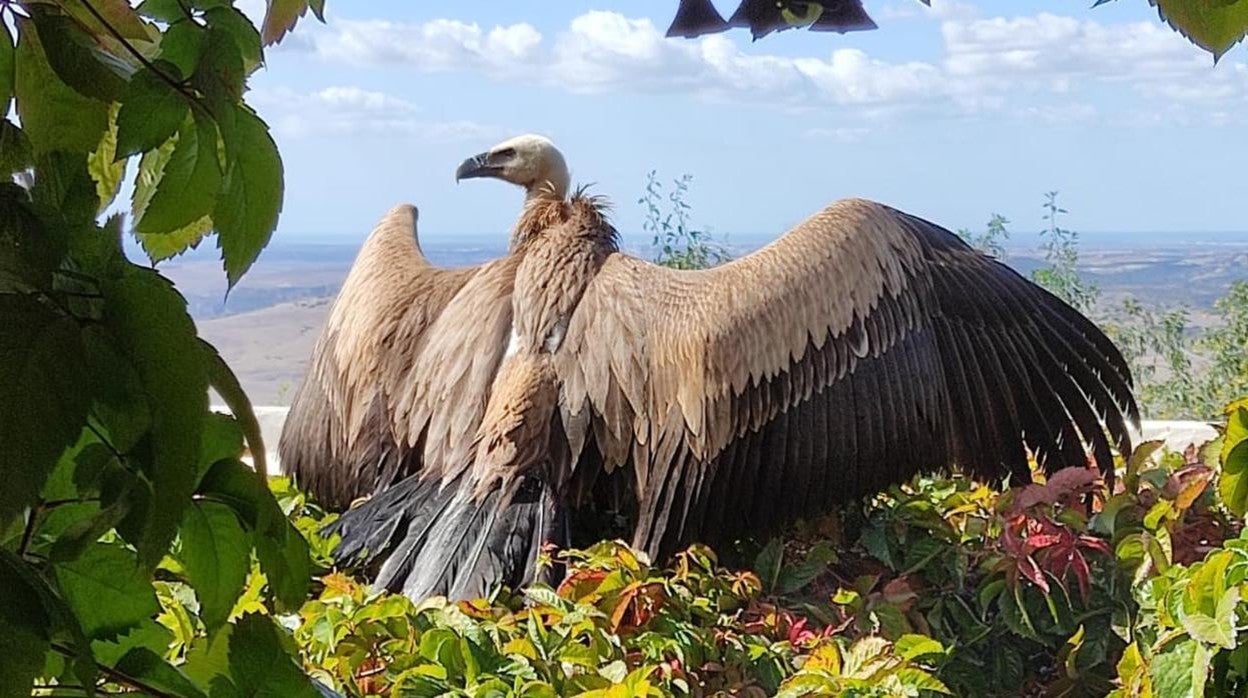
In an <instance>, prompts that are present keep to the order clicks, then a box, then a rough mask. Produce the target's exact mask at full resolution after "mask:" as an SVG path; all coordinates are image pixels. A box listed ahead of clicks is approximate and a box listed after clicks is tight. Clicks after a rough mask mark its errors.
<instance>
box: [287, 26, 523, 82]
mask: <svg viewBox="0 0 1248 698" xmlns="http://www.w3.org/2000/svg"><path fill="white" fill-rule="evenodd" d="M541 39H542V37H541V34H540V33H538V31H537V30H536V29H534V28H533V27H532V26H531V25H528V24H513V25H510V26H507V27H495V28H493V29H491V30H489V31H488V32H487V31H484V30H482V29H481V26H480V25H478V24H476V23H471V24H470V23H466V22H460V21H458V20H453V19H434V20H431V21H429V22H425V23H415V24H414V23H406V22H390V21H385V20H363V21H360V20H339V21H337V22H336V23H335V24H334V27H333V29H330V30H321V31H315V32H314V35H313V36H312V37H311V41H312V43H313V48H314V50H315V51H316V53H317V54H319V55H321V56H324V57H325V58H328V59H331V60H338V61H344V62H347V63H352V64H357V65H358V64H370V63H397V64H403V65H407V66H410V67H411V68H413V69H416V70H419V71H422V72H446V71H460V70H469V71H481V72H486V73H492V74H508V73H511V72H513V71H515V70H517V69H519V68H520V67H522V66H523V65H524V64H526V63H528V62H529V61H530V60H531V58H532V56H533V52H534V51H535V49H536V48H537V46H538V44H539V43H540V42H541Z"/></svg>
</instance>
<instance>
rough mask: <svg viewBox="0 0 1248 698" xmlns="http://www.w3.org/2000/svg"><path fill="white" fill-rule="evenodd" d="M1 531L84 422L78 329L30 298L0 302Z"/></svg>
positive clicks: (30, 499)
mask: <svg viewBox="0 0 1248 698" xmlns="http://www.w3.org/2000/svg"><path fill="white" fill-rule="evenodd" d="M0 327H3V328H4V331H3V332H0V405H2V406H4V407H5V409H0V463H3V468H2V469H3V471H4V473H5V483H4V486H3V487H0V525H3V524H7V523H8V521H9V520H10V519H11V518H12V517H14V516H16V515H17V514H18V513H20V512H21V511H22V509H23V508H25V507H26V506H28V505H30V504H32V503H33V502H34V501H35V498H36V497H37V496H38V494H39V490H40V489H42V487H43V483H44V482H45V481H46V480H47V478H48V475H49V474H50V473H51V472H52V468H53V467H54V466H55V465H56V462H57V460H58V459H59V458H60V455H61V453H62V452H63V451H64V450H65V449H66V448H67V447H69V446H70V445H72V444H73V443H74V442H75V441H76V440H77V438H78V435H79V434H80V433H81V432H82V427H83V423H84V422H85V421H86V417H87V408H88V407H89V405H90V394H89V391H88V390H86V389H85V386H86V385H87V375H86V372H85V371H84V370H83V365H84V363H85V361H84V353H85V350H84V349H83V346H82V337H81V335H80V334H79V331H78V325H77V323H75V322H74V321H73V320H71V319H70V318H68V317H65V316H62V315H59V314H58V313H56V312H54V311H52V310H50V309H49V308H48V307H47V306H46V305H44V304H43V303H41V302H39V301H38V300H36V299H35V298H34V297H32V296H25V295H9V294H6V295H0Z"/></svg>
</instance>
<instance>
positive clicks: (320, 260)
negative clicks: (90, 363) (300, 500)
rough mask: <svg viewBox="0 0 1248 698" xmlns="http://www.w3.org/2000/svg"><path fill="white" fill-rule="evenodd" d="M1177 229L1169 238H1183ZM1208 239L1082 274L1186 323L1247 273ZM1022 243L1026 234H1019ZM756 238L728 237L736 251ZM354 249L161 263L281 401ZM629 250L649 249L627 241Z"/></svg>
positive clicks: (1101, 252) (238, 366) (1226, 248)
mask: <svg viewBox="0 0 1248 698" xmlns="http://www.w3.org/2000/svg"><path fill="white" fill-rule="evenodd" d="M1182 237H1183V236H1175V239H1182ZM1207 237H1208V238H1223V239H1222V240H1218V241H1216V242H1213V241H1210V242H1202V243H1190V242H1189V243H1184V244H1182V245H1179V244H1174V243H1169V242H1167V241H1166V236H1164V235H1151V236H1149V237H1148V239H1146V240H1142V241H1141V240H1139V239H1135V238H1132V236H1129V235H1125V234H1101V235H1089V236H1087V237H1086V238H1085V240H1084V243H1083V247H1082V250H1081V262H1080V270H1081V272H1082V273H1083V274H1084V275H1085V276H1086V277H1087V278H1088V279H1089V280H1090V281H1092V282H1093V283H1095V284H1097V286H1098V287H1099V288H1100V289H1101V292H1102V300H1103V303H1104V304H1105V305H1106V306H1108V307H1115V306H1117V305H1118V304H1119V303H1120V302H1121V301H1122V299H1124V298H1126V297H1128V296H1134V297H1135V298H1137V299H1139V300H1140V301H1141V302H1143V303H1144V304H1146V305H1162V306H1174V305H1185V306H1187V307H1188V308H1189V309H1190V311H1191V322H1192V324H1193V325H1194V326H1201V325H1203V324H1206V323H1208V322H1209V315H1208V313H1207V312H1206V311H1207V310H1208V309H1209V308H1210V307H1211V305H1212V303H1213V302H1214V301H1215V300H1216V299H1217V298H1218V297H1220V296H1221V295H1222V294H1223V293H1225V291H1226V288H1227V286H1228V285H1229V284H1230V283H1231V282H1232V281H1235V280H1236V279H1242V278H1245V277H1248V236H1245V235H1239V234H1223V235H1218V236H1213V235H1210V236H1207ZM1028 242H1030V240H1029V241H1028ZM758 244H762V241H760V242H759V243H757V244H734V245H732V246H731V248H732V252H733V254H735V255H741V254H745V253H747V252H748V251H749V250H750V249H753V248H755V247H757V246H758ZM426 249H427V251H428V254H429V255H430V256H431V257H432V258H434V259H435V260H436V261H438V262H439V263H442V264H446V265H449V266H460V265H467V264H476V263H478V262H481V261H483V260H485V259H490V258H493V257H496V256H498V255H500V254H502V253H503V250H502V249H501V248H488V247H482V246H475V247H467V246H464V247H460V246H455V245H453V244H449V243H443V244H441V245H438V244H436V243H432V244H426ZM355 251H356V248H355V246H353V245H347V244H287V245H283V244H281V243H277V244H275V245H274V246H273V247H271V248H270V249H269V250H267V251H266V252H265V254H264V256H263V257H262V258H261V260H260V262H259V263H258V264H257V265H256V267H255V268H254V269H253V270H252V271H251V272H250V273H249V274H248V275H247V276H246V277H245V278H244V280H243V281H242V283H241V284H240V285H239V286H238V288H236V289H234V290H233V291H232V292H231V293H230V294H229V296H228V298H227V297H226V295H225V287H224V281H223V276H222V274H221V272H220V267H219V263H218V262H217V261H216V259H215V257H214V255H213V252H214V251H213V250H211V249H201V250H198V251H195V252H192V253H190V254H189V255H187V256H185V257H183V258H180V259H176V260H171V261H170V262H168V263H166V264H165V265H162V269H163V270H164V272H165V273H166V274H167V275H169V276H170V277H171V278H173V279H174V280H175V281H176V282H177V284H178V287H179V288H180V289H181V290H182V292H183V293H184V294H185V295H186V298H187V301H188V303H189V304H190V307H191V312H192V314H193V315H194V316H195V318H196V321H197V322H198V323H199V326H200V331H201V332H202V333H203V335H204V336H205V337H206V338H207V339H208V340H209V341H211V342H212V343H213V344H215V345H216V346H217V347H218V348H219V349H220V350H221V352H222V354H224V356H225V358H226V359H227V360H228V361H229V362H230V365H231V366H233V367H234V369H235V371H237V372H238V373H239V376H240V378H241V380H242V381H243V385H244V387H246V389H247V391H248V393H249V394H250V395H251V398H252V400H253V401H254V402H255V403H256V404H263V405H279V404H288V403H289V402H290V400H291V398H292V397H293V396H294V391H295V389H296V388H297V387H298V385H299V381H300V379H301V378H302V376H303V372H304V370H305V367H306V363H307V360H308V357H309V356H310V354H311V352H312V347H313V345H314V344H315V342H316V337H317V334H318V333H319V331H320V327H321V324H322V322H323V321H324V319H325V315H326V313H327V312H328V311H329V306H330V304H331V303H332V301H333V297H334V294H335V293H337V290H338V288H339V286H340V285H341V283H342V280H343V278H344V277H345V276H346V274H347V271H348V269H349V268H350V265H351V261H352V259H353V258H354V256H355ZM630 251H631V252H632V253H633V254H638V255H643V256H646V255H648V254H649V250H647V249H645V248H644V247H642V248H637V247H634V248H632V249H630ZM1006 261H1007V262H1008V263H1009V264H1011V265H1012V266H1014V267H1015V268H1016V269H1018V270H1019V271H1020V272H1022V273H1024V274H1029V273H1030V272H1031V271H1032V270H1033V269H1035V268H1036V267H1038V266H1040V265H1041V264H1043V256H1042V254H1041V252H1040V251H1039V249H1038V248H1036V247H1034V246H1022V245H1019V246H1016V247H1012V248H1009V249H1008V253H1007V257H1006Z"/></svg>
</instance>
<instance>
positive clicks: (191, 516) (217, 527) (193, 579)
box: [179, 502, 251, 633]
mask: <svg viewBox="0 0 1248 698" xmlns="http://www.w3.org/2000/svg"><path fill="white" fill-rule="evenodd" d="M179 532H180V535H181V537H182V556H181V557H182V563H183V566H184V567H185V569H186V577H187V581H188V582H190V584H191V587H192V588H193V589H195V595H196V597H198V598H199V604H200V618H201V619H202V620H203V621H204V626H205V627H207V629H208V632H209V633H211V632H212V631H213V630H215V629H216V628H218V627H220V626H221V625H222V624H224V623H225V621H226V619H227V618H229V615H230V610H231V609H232V608H234V600H235V599H237V598H238V595H239V593H240V592H242V590H243V585H244V583H245V582H246V581H247V571H248V569H249V564H248V562H249V559H250V552H251V543H250V541H248V540H247V534H246V532H245V531H243V527H242V526H240V525H239V523H238V517H237V516H235V514H234V512H233V511H231V510H230V508H229V507H227V506H225V505H224V504H218V503H215V502H194V503H192V504H191V506H190V508H189V509H187V510H186V516H185V518H183V519H182V528H181V529H180V531H179Z"/></svg>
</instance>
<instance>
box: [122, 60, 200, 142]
mask: <svg viewBox="0 0 1248 698" xmlns="http://www.w3.org/2000/svg"><path fill="white" fill-rule="evenodd" d="M158 65H159V64H158ZM165 65H167V66H168V70H169V71H170V72H173V71H174V70H176V68H174V67H173V66H172V65H170V64H165ZM188 109H189V107H188V106H187V103H186V101H185V98H184V97H183V96H182V95H180V94H178V93H177V92H176V91H175V90H174V89H173V88H172V87H170V86H169V85H167V84H166V83H165V81H164V80H162V79H161V78H160V77H159V76H157V75H156V73H154V72H153V71H152V70H151V69H150V68H144V69H143V70H140V71H139V72H137V73H135V74H134V77H132V78H130V84H129V85H127V86H126V92H125V94H124V95H123V97H122V102H121V111H120V112H119V113H118V114H117V152H116V157H118V158H124V157H129V156H131V155H134V154H136V153H145V152H147V151H149V150H155V149H156V148H159V147H160V144H161V143H164V142H165V141H167V140H169V138H171V137H172V136H173V134H174V133H177V131H178V127H179V126H181V125H182V123H183V122H184V121H186V113H187V110H188Z"/></svg>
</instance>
